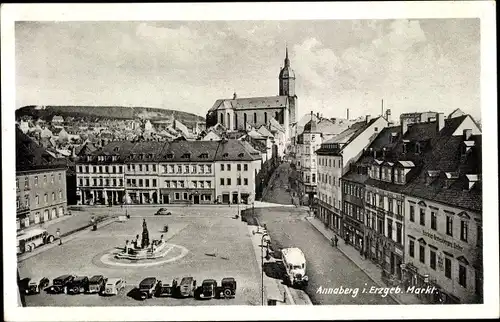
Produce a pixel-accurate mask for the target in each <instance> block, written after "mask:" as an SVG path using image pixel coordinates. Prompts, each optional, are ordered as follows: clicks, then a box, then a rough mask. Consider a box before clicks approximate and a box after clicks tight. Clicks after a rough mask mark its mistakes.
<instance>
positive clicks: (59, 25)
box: [15, 19, 480, 119]
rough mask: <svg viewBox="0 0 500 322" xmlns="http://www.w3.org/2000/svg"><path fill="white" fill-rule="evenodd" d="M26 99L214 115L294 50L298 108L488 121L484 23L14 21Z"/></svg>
mask: <svg viewBox="0 0 500 322" xmlns="http://www.w3.org/2000/svg"><path fill="white" fill-rule="evenodd" d="M15 46H16V47H15V50H16V52H15V55H16V58H15V60H16V106H17V108H19V107H22V106H25V105H114V106H117V105H118V106H146V107H158V108H168V109H175V110H181V111H186V112H191V113H194V114H198V115H201V116H205V115H206V112H207V111H208V109H209V108H210V107H211V106H212V105H213V103H214V102H215V100H216V99H219V98H231V97H232V95H233V93H234V92H236V93H237V95H238V97H253V96H272V95H278V74H279V71H280V68H281V67H282V66H283V60H284V56H285V47H286V46H287V47H288V51H289V57H290V61H291V67H292V69H294V71H295V73H296V94H297V96H298V102H299V115H304V114H306V113H310V111H314V113H317V112H319V113H320V114H322V115H323V116H325V117H345V116H346V110H347V109H349V113H350V116H351V118H355V117H359V116H364V115H368V114H370V115H379V114H380V113H381V105H382V99H383V100H384V107H385V108H386V109H391V111H392V115H393V117H394V116H395V117H396V118H397V117H398V115H399V114H401V113H407V112H418V111H437V112H443V113H445V114H449V113H451V112H452V111H453V110H454V109H456V108H460V109H461V110H462V111H464V112H465V113H469V114H471V115H472V116H473V117H474V118H476V119H480V21H479V19H421V20H413V19H412V20H309V21H304V20H302V21H298V20H297V21H287V20H284V21H161V22H154V21H146V22H103V21H96V22H75V21H73V22H16V25H15Z"/></svg>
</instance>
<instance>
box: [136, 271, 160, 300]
mask: <svg viewBox="0 0 500 322" xmlns="http://www.w3.org/2000/svg"><path fill="white" fill-rule="evenodd" d="M160 285H161V281H159V280H158V279H156V277H146V278H145V279H143V280H142V281H141V282H140V283H139V287H138V288H139V294H140V298H141V300H145V299H147V298H152V297H153V295H154V294H156V293H157V292H158V289H159V287H160Z"/></svg>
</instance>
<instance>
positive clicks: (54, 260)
mask: <svg viewBox="0 0 500 322" xmlns="http://www.w3.org/2000/svg"><path fill="white" fill-rule="evenodd" d="M108 211H109V209H105V208H101V209H93V210H92V212H93V213H94V214H97V215H99V214H107V213H108ZM128 211H129V213H130V215H131V219H130V220H129V221H127V222H113V223H112V224H110V225H108V226H106V227H102V228H99V229H98V230H97V231H90V230H88V231H85V232H83V233H81V234H79V235H78V236H77V237H76V238H74V239H72V240H69V241H67V242H65V243H63V245H62V246H56V247H52V248H50V249H48V250H46V251H44V252H43V253H40V254H38V255H36V256H33V257H31V258H28V259H26V260H24V261H20V262H19V264H18V268H19V273H20V276H21V278H24V277H30V276H35V275H36V276H39V275H43V276H46V277H48V278H49V279H51V280H52V279H54V278H55V277H57V276H60V275H63V274H67V273H69V274H75V275H87V276H91V275H95V274H103V275H105V276H107V277H122V278H124V279H125V280H126V281H127V287H126V289H125V291H124V292H123V293H121V294H119V295H118V296H111V297H102V296H98V295H75V296H70V295H65V294H61V295H49V294H46V293H45V292H42V293H41V294H39V295H33V296H28V297H27V298H26V302H27V306H134V305H167V306H168V305H260V301H261V299H260V292H259V289H260V274H259V268H258V264H257V262H256V259H255V255H254V250H253V246H252V243H251V240H250V236H249V232H248V228H247V224H246V223H244V222H242V221H241V220H236V219H234V218H233V217H234V215H235V212H234V209H233V208H232V207H231V208H229V207H227V208H226V207H220V208H213V209H211V211H210V212H207V211H204V212H202V211H201V210H200V211H197V210H196V209H189V210H187V209H183V210H182V212H178V213H174V214H173V215H172V216H154V215H153V213H154V210H152V209H148V210H147V211H146V210H144V209H129V210H128ZM116 212H117V213H118V214H119V212H120V209H118V210H117V211H116ZM73 216H74V215H73ZM143 218H146V221H147V224H148V229H149V234H150V239H153V238H159V236H160V235H161V234H164V235H165V236H164V238H165V239H166V240H167V242H168V243H171V244H174V245H179V246H182V247H185V248H186V249H187V250H188V251H189V252H188V253H187V255H185V256H184V257H182V258H180V259H178V260H175V261H173V262H169V263H165V264H161V265H156V266H148V267H118V266H112V265H107V264H104V263H103V262H102V261H101V258H102V256H103V255H105V254H107V253H109V252H110V251H112V250H114V249H116V248H117V247H119V248H120V247H123V246H124V244H125V240H126V239H128V240H131V239H132V238H134V236H135V235H136V234H140V233H141V232H142V220H143ZM61 223H62V222H60V223H58V224H61ZM165 224H168V225H169V233H168V234H165V233H163V232H162V230H163V226H164V225H165ZM61 229H62V228H61ZM174 255H175V254H173V255H172V256H174ZM149 276H154V277H157V278H159V279H160V280H166V281H171V280H172V279H173V278H174V277H182V276H193V277H195V278H196V279H197V281H198V284H200V283H201V282H202V280H203V279H207V278H213V279H215V280H217V281H220V280H221V279H222V278H224V277H234V278H235V279H236V281H237V285H238V289H237V296H236V298H234V299H229V300H209V301H200V300H196V299H193V298H186V299H173V298H152V299H148V300H146V301H145V302H141V301H137V300H135V299H134V298H133V297H132V294H133V292H132V293H131V291H132V290H133V289H134V288H135V287H136V286H137V285H138V283H139V282H140V281H141V280H142V279H143V278H145V277H149Z"/></svg>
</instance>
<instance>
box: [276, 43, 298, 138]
mask: <svg viewBox="0 0 500 322" xmlns="http://www.w3.org/2000/svg"><path fill="white" fill-rule="evenodd" d="M279 89H280V91H279V95H280V96H288V103H289V105H288V107H289V110H288V117H286V116H285V122H284V123H286V125H287V127H288V130H289V131H291V129H292V127H293V126H294V125H295V123H296V122H297V120H296V118H297V115H298V108H299V107H298V104H297V103H298V102H297V95H295V72H294V71H293V69H292V68H291V67H290V59H289V58H288V47H286V53H285V66H283V68H282V69H281V71H280V75H279ZM286 119H288V120H286ZM287 134H288V137H290V136H291V133H287Z"/></svg>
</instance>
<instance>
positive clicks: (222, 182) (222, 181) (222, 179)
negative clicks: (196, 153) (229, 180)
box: [220, 178, 224, 186]
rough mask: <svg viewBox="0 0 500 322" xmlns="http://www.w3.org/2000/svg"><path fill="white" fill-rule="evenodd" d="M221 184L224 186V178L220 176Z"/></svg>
mask: <svg viewBox="0 0 500 322" xmlns="http://www.w3.org/2000/svg"><path fill="white" fill-rule="evenodd" d="M220 185H221V186H223V185H224V178H220Z"/></svg>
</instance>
